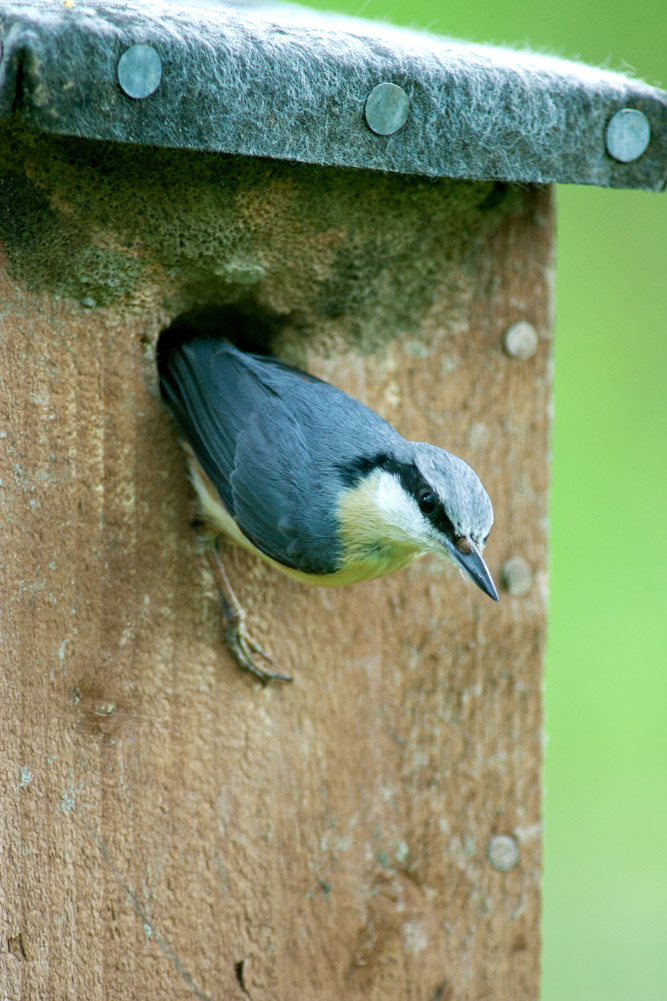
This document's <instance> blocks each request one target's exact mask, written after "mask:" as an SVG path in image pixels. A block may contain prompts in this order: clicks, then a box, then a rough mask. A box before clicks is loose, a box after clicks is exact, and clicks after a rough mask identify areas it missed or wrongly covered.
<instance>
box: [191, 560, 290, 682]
mask: <svg viewBox="0 0 667 1001" xmlns="http://www.w3.org/2000/svg"><path fill="white" fill-rule="evenodd" d="M209 559H210V563H211V566H212V568H213V573H214V574H215V579H216V582H217V585H218V589H219V591H220V604H221V605H222V610H223V613H224V616H225V620H226V623H227V629H226V631H225V642H226V643H227V649H228V650H229V652H230V653H231V655H232V657H233V658H234V660H235V661H236V663H237V664H238V665H239V667H242V668H243V670H244V671H249V672H250V673H251V674H254V675H255V677H256V678H259V680H260V681H261V682H262V684H264V685H266V684H268V682H269V681H291V680H292V679H291V678H290V676H289V675H287V674H278V672H276V671H270V670H269V669H268V668H266V667H262V666H260V664H258V663H257V659H256V657H255V655H256V654H258V655H259V656H261V657H263V658H264V660H266V661H267V662H268V663H269V664H270V663H271V657H270V656H269V654H268V653H267V652H266V650H264V648H263V647H261V646H260V645H259V643H257V642H256V640H254V639H253V638H252V636H250V635H249V633H248V631H247V630H246V627H245V612H244V611H243V609H242V607H241V604H240V602H239V600H238V598H237V597H236V595H235V594H234V592H233V590H232V587H231V584H230V583H229V579H228V577H227V574H226V573H225V568H224V567H223V565H222V562H221V560H220V557H219V555H218V553H217V551H216V550H215V549H212V550H209Z"/></svg>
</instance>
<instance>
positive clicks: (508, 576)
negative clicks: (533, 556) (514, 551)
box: [500, 556, 533, 598]
mask: <svg viewBox="0 0 667 1001" xmlns="http://www.w3.org/2000/svg"><path fill="white" fill-rule="evenodd" d="M500 580H501V582H502V585H503V587H504V588H505V590H506V591H507V593H508V594H511V595H512V596H513V597H515V598H523V596H524V595H525V594H528V592H529V591H530V589H531V587H532V586H533V571H532V570H531V569H530V566H529V565H528V563H526V561H525V560H524V559H523V557H521V556H510V558H509V559H508V560H505V562H504V563H503V565H502V566H501V568H500Z"/></svg>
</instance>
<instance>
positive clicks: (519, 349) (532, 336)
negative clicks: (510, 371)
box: [503, 320, 539, 361]
mask: <svg viewBox="0 0 667 1001" xmlns="http://www.w3.org/2000/svg"><path fill="white" fill-rule="evenodd" d="M538 340H539V338H538V336H537V331H536V330H535V327H534V326H533V325H532V324H531V323H527V322H526V321H525V320H519V321H518V323H513V324H512V326H511V327H508V328H507V330H506V331H505V333H504V334H503V348H504V349H505V354H506V355H508V356H509V357H510V358H514V360H515V361H528V359H529V358H532V357H533V355H534V354H535V352H536V351H537V344H538Z"/></svg>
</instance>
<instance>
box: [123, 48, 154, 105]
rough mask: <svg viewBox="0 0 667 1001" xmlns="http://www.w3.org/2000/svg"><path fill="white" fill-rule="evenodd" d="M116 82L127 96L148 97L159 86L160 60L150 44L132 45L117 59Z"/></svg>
mask: <svg viewBox="0 0 667 1001" xmlns="http://www.w3.org/2000/svg"><path fill="white" fill-rule="evenodd" d="M117 73H118V83H119V84H120V85H121V87H122V88H123V90H124V91H125V93H126V94H127V96H128V97H133V98H135V100H141V99H143V98H144V97H150V95H151V94H153V93H155V91H156V90H157V89H158V87H159V86H160V80H161V79H162V60H161V59H160V57H159V55H158V54H157V52H156V51H155V49H154V48H153V46H152V45H132V46H130V48H129V49H126V50H125V52H124V53H123V54H122V56H121V57H120V59H119V60H118V69H117Z"/></svg>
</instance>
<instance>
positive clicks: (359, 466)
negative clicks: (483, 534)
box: [338, 453, 459, 540]
mask: <svg viewBox="0 0 667 1001" xmlns="http://www.w3.org/2000/svg"><path fill="white" fill-rule="evenodd" d="M377 468H380V469H384V470H385V471H386V472H388V473H393V474H394V476H398V478H399V480H400V481H401V486H402V487H403V489H404V490H405V491H406V493H408V494H410V496H412V497H414V498H415V499H416V500H417V503H418V504H419V501H420V498H421V497H422V495H423V494H426V493H429V494H431V495H432V496H433V499H434V501H435V506H434V508H433V510H432V511H430V512H427V511H424V515H425V516H426V517H427V518H428V520H429V521H430V522H431V524H432V525H433V527H434V528H435V529H437V531H438V532H442V534H443V535H446V536H447V538H449V539H452V540H454V538H455V537H456V536H457V534H459V533H457V532H456V531H455V529H454V526H453V524H452V522H451V520H450V518H449V517H448V515H447V513H446V512H445V509H444V507H443V506H442V504H441V503H440V502H439V501H438V499H437V496H436V494H435V492H434V491H433V489H432V488H431V486H430V484H428V483H427V482H426V480H425V479H424V478H423V476H422V475H421V473H420V472H419V470H418V469H417V467H416V466H415V465H414V464H413V463H411V462H408V463H405V462H399V461H398V460H397V459H394V458H393V457H392V456H390V455H386V454H384V453H381V454H379V455H374V456H366V457H364V458H361V459H355V460H354V461H353V462H351V463H349V464H348V465H345V466H339V467H338V469H339V472H340V473H341V475H342V477H343V482H344V483H345V484H346V485H347V486H354V485H355V484H356V483H358V482H359V480H360V479H362V478H363V477H364V476H368V474H369V473H372V472H373V470H374V469H377ZM422 510H423V509H422Z"/></svg>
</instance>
